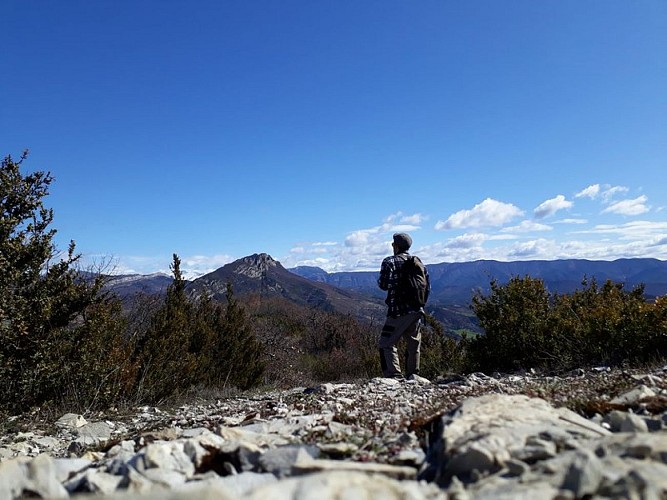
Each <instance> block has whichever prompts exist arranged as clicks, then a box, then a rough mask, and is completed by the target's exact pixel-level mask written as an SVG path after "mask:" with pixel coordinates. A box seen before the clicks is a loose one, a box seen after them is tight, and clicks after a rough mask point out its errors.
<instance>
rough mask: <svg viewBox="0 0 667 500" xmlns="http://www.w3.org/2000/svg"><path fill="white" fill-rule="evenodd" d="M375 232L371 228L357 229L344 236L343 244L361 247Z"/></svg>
mask: <svg viewBox="0 0 667 500" xmlns="http://www.w3.org/2000/svg"><path fill="white" fill-rule="evenodd" d="M376 233H377V231H376V230H373V229H360V230H358V231H353V232H351V233H350V234H348V235H347V238H345V246H346V247H361V246H364V245H367V244H368V243H369V241H370V239H371V237H372V236H373V235H374V234H376Z"/></svg>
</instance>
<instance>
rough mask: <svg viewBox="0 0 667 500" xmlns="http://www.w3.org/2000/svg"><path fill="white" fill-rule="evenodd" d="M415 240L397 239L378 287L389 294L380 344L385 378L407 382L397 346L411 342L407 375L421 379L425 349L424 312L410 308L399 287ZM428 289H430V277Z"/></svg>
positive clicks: (396, 236) (404, 236)
mask: <svg viewBox="0 0 667 500" xmlns="http://www.w3.org/2000/svg"><path fill="white" fill-rule="evenodd" d="M410 246H412V238H411V237H410V235H409V234H406V233H396V234H394V236H393V242H392V247H393V249H394V255H392V256H390V257H387V258H385V259H384V260H383V261H382V267H381V268H380V278H379V279H378V286H379V287H380V289H382V290H385V291H386V292H387V299H386V300H385V303H386V304H387V306H388V310H387V319H386V321H385V324H384V326H383V327H382V333H381V335H380V341H379V343H378V347H379V348H380V363H381V366H382V375H383V376H384V377H389V378H403V374H402V372H401V366H400V362H399V360H398V350H397V349H396V344H398V341H399V340H401V338H404V339H405V340H406V342H407V356H406V367H405V368H406V374H407V376H408V377H412V378H415V377H418V376H419V354H420V348H421V325H422V322H423V318H424V309H423V308H422V307H418V306H415V305H410V304H408V303H407V301H406V300H405V299H404V298H403V295H402V293H401V290H400V287H399V284H400V273H401V268H402V267H403V265H404V264H405V262H406V260H407V258H408V257H409V255H410V254H409V253H408V250H409V249H410ZM426 280H427V284H428V285H427V286H428V287H430V284H429V280H428V273H427V274H426Z"/></svg>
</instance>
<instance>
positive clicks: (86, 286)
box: [0, 152, 131, 411]
mask: <svg viewBox="0 0 667 500" xmlns="http://www.w3.org/2000/svg"><path fill="white" fill-rule="evenodd" d="M26 157H27V152H26V153H24V154H23V155H22V157H21V159H20V160H19V161H17V162H15V161H14V160H13V159H12V158H11V156H7V157H6V158H5V159H3V161H2V165H1V167H0V385H1V386H2V387H3V390H2V391H0V405H2V406H3V407H4V408H5V409H8V410H11V411H20V410H25V409H27V408H29V407H32V406H35V405H43V404H58V403H61V402H62V401H64V400H67V401H69V400H70V398H73V401H72V403H73V404H75V405H77V406H78V407H90V406H96V405H102V404H105V402H106V401H108V400H110V399H112V398H113V397H115V395H117V394H119V393H121V392H122V391H123V390H124V389H125V387H124V384H125V383H126V382H127V374H128V371H131V367H130V366H129V365H126V363H125V362H124V361H123V359H124V358H123V357H124V355H125V354H127V353H126V352H125V351H123V349H124V341H123V339H122V332H121V330H122V319H121V317H120V307H119V305H118V303H117V302H116V301H115V300H114V299H112V298H110V297H108V296H106V295H105V294H104V293H102V291H101V290H102V286H103V285H104V280H103V278H102V276H100V275H98V276H97V277H96V278H94V279H86V277H85V275H83V274H82V273H80V272H79V271H78V270H77V269H76V268H75V265H76V264H77V262H78V261H79V258H80V257H79V255H77V254H75V245H74V242H71V243H70V245H69V248H68V251H67V253H66V254H65V255H64V257H62V258H61V257H60V256H59V252H58V251H57V249H56V247H55V245H54V243H53V238H54V236H55V234H56V231H55V229H52V228H51V227H50V226H51V223H52V222H53V211H52V210H51V209H48V208H46V207H45V206H44V203H43V199H44V198H45V197H46V196H47V195H48V192H49V186H50V185H51V183H52V182H53V178H52V177H51V175H50V174H49V173H44V172H39V171H38V172H34V173H31V174H27V175H24V174H23V173H22V172H21V169H20V167H21V164H22V163H23V161H24V160H25V159H26ZM109 349H116V352H115V354H117V355H115V354H114V355H112V356H110V357H109V356H107V355H106V354H107V352H106V351H108V350H109ZM115 363H118V364H117V365H114V364H115Z"/></svg>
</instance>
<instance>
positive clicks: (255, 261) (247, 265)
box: [234, 253, 278, 278]
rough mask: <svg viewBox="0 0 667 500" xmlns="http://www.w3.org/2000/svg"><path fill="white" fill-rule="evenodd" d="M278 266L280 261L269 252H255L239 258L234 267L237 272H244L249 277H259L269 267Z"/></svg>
mask: <svg viewBox="0 0 667 500" xmlns="http://www.w3.org/2000/svg"><path fill="white" fill-rule="evenodd" d="M276 266H278V261H276V260H275V259H274V258H273V257H271V256H270V255H269V254H268V253H255V254H252V255H249V256H247V257H243V258H242V259H239V261H238V265H237V266H236V268H235V269H234V272H235V273H236V274H244V275H245V276H248V277H249V278H259V277H261V276H262V275H264V274H265V273H266V272H267V271H268V270H269V269H271V268H273V267H276Z"/></svg>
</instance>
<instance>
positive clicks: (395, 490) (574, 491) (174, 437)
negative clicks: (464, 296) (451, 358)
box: [0, 368, 667, 500]
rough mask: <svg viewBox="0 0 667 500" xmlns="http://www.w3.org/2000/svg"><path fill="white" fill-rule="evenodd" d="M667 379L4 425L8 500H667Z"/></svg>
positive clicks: (333, 391) (538, 382)
mask: <svg viewBox="0 0 667 500" xmlns="http://www.w3.org/2000/svg"><path fill="white" fill-rule="evenodd" d="M665 377H667V371H666V369H653V370H650V371H649V370H647V371H644V372H642V371H618V370H616V371H613V370H609V369H607V368H598V369H594V370H578V371H576V372H573V373H570V374H567V375H563V376H538V375H537V374H533V373H527V374H523V375H511V376H500V375H498V376H494V377H490V376H486V375H483V374H479V373H477V374H471V375H467V376H451V377H445V378H442V379H439V380H436V381H434V382H432V383H431V382H429V381H428V380H425V379H422V378H419V377H415V378H414V379H413V380H394V379H383V378H376V379H372V380H365V381H358V382H355V383H344V384H343V383H339V384H333V383H328V384H322V385H320V386H317V387H309V388H304V387H301V388H296V389H292V390H288V391H276V392H270V393H263V394H252V395H244V396H235V397H226V398H221V399H219V400H215V401H209V402H205V403H204V402H199V403H197V404H188V405H182V406H180V407H177V408H166V407H165V408H157V407H141V408H136V409H135V410H134V411H132V412H119V411H109V412H107V413H105V414H91V415H80V414H75V413H69V414H65V415H62V416H61V417H60V418H57V419H54V420H53V421H49V422H43V421H31V420H30V419H29V418H28V417H26V416H16V417H11V418H10V419H9V420H8V421H6V422H3V423H2V429H3V432H4V435H3V436H2V437H1V438H0V498H1V499H12V498H25V497H38V498H68V497H80V498H90V497H94V498H102V497H104V498H115V499H130V498H155V499H158V498H159V499H181V498H182V499H186V498H188V499H189V498H216V499H217V498H221V499H233V498H250V499H258V500H259V499H262V500H263V499H267V498H271V499H314V498H316V499H318V500H324V499H328V498H355V499H356V498H383V499H399V498H409V499H446V498H452V499H468V498H469V499H503V498H507V499H513V500H514V499H517V498H519V499H521V498H526V499H535V498H539V499H542V498H549V499H575V498H646V499H653V498H655V499H658V498H666V497H667V463H666V462H667V412H666V409H667V379H666V378H665Z"/></svg>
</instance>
